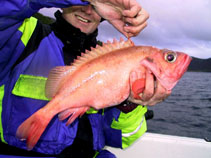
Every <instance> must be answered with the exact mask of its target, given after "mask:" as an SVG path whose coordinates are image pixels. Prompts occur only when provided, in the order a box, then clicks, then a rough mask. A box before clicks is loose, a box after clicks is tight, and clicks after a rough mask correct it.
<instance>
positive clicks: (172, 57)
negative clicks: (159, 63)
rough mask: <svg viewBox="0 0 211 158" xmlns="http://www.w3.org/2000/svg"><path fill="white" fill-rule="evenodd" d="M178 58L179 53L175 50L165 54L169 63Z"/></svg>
mask: <svg viewBox="0 0 211 158" xmlns="http://www.w3.org/2000/svg"><path fill="white" fill-rule="evenodd" d="M176 59H177V54H176V53H174V52H168V53H166V54H165V60H166V61H167V62H169V63H173V62H175V61H176Z"/></svg>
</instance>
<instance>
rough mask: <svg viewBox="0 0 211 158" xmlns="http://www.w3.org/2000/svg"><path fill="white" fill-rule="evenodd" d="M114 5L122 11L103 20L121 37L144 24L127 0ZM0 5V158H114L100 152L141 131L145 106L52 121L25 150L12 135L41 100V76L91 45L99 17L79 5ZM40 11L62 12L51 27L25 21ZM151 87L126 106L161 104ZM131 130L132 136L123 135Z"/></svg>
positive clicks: (41, 1) (65, 0)
mask: <svg viewBox="0 0 211 158" xmlns="http://www.w3.org/2000/svg"><path fill="white" fill-rule="evenodd" d="M127 1H128V2H129V0H125V1H124V2H127ZM110 3H111V4H112V3H113V2H112V0H111V1H110ZM115 3H116V2H115ZM118 3H122V4H123V6H124V7H123V8H127V9H125V10H123V11H122V14H121V17H120V18H117V19H116V20H115V19H110V21H109V19H108V21H109V22H110V23H111V24H113V26H114V27H116V28H117V29H118V30H119V31H120V32H121V33H123V34H124V35H125V36H127V37H132V36H135V35H137V34H138V33H139V32H140V31H141V30H142V29H143V28H144V27H145V26H146V20H147V18H148V14H147V12H146V11H144V10H143V9H141V7H140V6H139V5H137V3H135V1H133V0H131V3H123V2H122V1H121V0H119V2H118ZM0 5H1V6H2V9H1V11H0V35H1V36H0V41H1V43H0V72H1V73H0V114H1V117H0V118H1V119H0V134H1V142H3V143H1V145H2V146H4V147H5V146H6V148H4V151H3V150H2V148H1V150H0V151H1V154H13V155H20V156H27V155H28V156H58V157H93V156H94V155H95V154H96V151H98V155H97V157H100V156H102V155H103V154H107V157H109V155H110V157H114V155H112V154H111V153H109V152H106V151H103V150H102V149H103V148H104V146H105V145H110V146H114V147H119V148H126V147H128V146H129V145H130V144H132V143H133V142H134V141H135V140H136V139H137V138H139V137H140V136H141V135H142V134H143V133H144V132H145V131H146V122H145V118H144V113H145V112H146V111H147V110H146V107H143V106H137V105H136V104H132V105H131V106H123V105H119V106H118V107H117V108H116V107H114V108H109V109H104V110H99V111H94V110H93V111H88V112H87V114H86V115H84V116H83V117H82V118H79V119H77V120H76V121H75V122H73V123H72V124H71V125H70V126H66V125H65V121H62V122H61V121H59V120H58V118H57V117H55V118H54V119H53V120H52V121H51V122H50V124H49V126H48V127H47V129H46V131H45V132H44V134H43V135H42V137H41V139H40V140H39V142H38V143H37V145H36V146H35V147H34V148H33V151H27V150H26V142H25V141H21V140H19V139H17V138H16V136H15V134H16V130H17V128H18V126H19V125H20V124H21V123H22V122H23V121H24V120H25V119H26V118H28V117H29V116H30V115H32V114H33V113H34V112H35V111H37V110H38V109H39V108H41V107H43V106H45V105H46V103H47V102H48V101H49V100H48V99H47V98H46V97H45V90H44V89H45V82H46V79H47V76H48V73H49V71H50V70H51V69H52V68H53V67H55V66H58V65H69V64H70V63H71V62H72V61H73V59H74V58H76V56H78V55H80V52H84V50H85V49H89V48H90V47H95V46H96V44H97V40H96V36H97V27H98V25H99V23H100V21H101V17H100V16H99V15H98V14H97V13H96V12H95V10H94V9H93V7H92V6H91V5H87V2H81V1H79V0H75V1H73V0H60V1H57V0H52V1H45V0H36V1H30V0H24V1H21V2H19V1H18V0H11V1H6V0H2V1H1V2H0ZM72 5H87V6H74V7H73V6H72ZM70 6H71V7H70ZM43 7H58V8H63V14H62V13H60V12H57V13H56V14H55V15H56V18H57V20H56V22H55V23H53V24H52V25H51V26H48V25H44V24H42V23H40V22H39V21H38V20H37V19H35V18H33V17H31V16H32V15H33V14H34V13H36V12H38V10H39V9H41V8H43ZM68 7H69V8H68ZM96 7H97V6H96ZM111 10H112V9H111ZM113 11H114V15H115V9H114V10H113ZM142 12H143V13H144V15H142ZM99 14H101V13H100V12H99ZM102 15H104V14H103V13H102ZM122 16H124V18H122ZM116 21H117V22H116ZM118 21H119V22H118ZM120 21H121V22H123V23H124V25H123V24H122V23H121V22H120ZM148 76H149V77H147V82H146V84H149V83H154V80H153V79H152V75H151V74H148ZM136 77H137V76H136V75H134V78H136ZM157 85H158V86H157V88H156V90H155V92H154V87H153V90H151V91H146V92H144V94H143V100H134V102H136V103H142V104H143V105H146V104H149V105H150V104H151V105H153V104H155V103H157V102H158V101H160V100H161V99H163V98H165V97H166V94H168V93H167V92H165V89H163V88H162V87H161V86H160V85H159V84H157ZM147 86H148V85H146V87H147ZM160 91H162V94H161V93H160ZM131 100H133V99H131ZM130 104H131V103H130ZM128 107H129V110H128ZM122 111H123V112H124V113H123V112H122ZM117 120H118V121H117ZM130 126H132V128H130V129H129V128H128V127H130ZM137 128H140V130H138V131H137V132H135V133H134V134H132V137H131V135H130V134H131V133H133V132H134V130H135V129H137ZM131 129H132V131H131ZM7 144H8V145H7ZM11 146H15V147H16V148H13V147H11Z"/></svg>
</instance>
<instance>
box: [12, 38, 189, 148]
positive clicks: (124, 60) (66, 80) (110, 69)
mask: <svg viewBox="0 0 211 158" xmlns="http://www.w3.org/2000/svg"><path fill="white" fill-rule="evenodd" d="M190 61H191V57H189V56H188V55H186V54H184V53H180V52H174V51H170V50H166V49H163V50H161V49H157V48H154V47H151V46H135V45H134V44H133V42H132V41H131V40H128V41H124V40H123V39H120V41H119V42H117V41H116V40H114V41H113V42H112V43H110V42H108V43H106V44H103V46H102V47H101V46H98V47H97V48H92V50H91V51H87V52H86V53H85V54H82V56H81V57H78V59H77V60H75V62H74V63H73V64H72V65H71V66H60V67H56V68H54V69H52V70H51V72H50V74H49V78H48V80H47V83H46V96H47V97H48V98H52V99H51V101H50V102H49V103H48V104H47V105H46V106H44V107H43V108H41V109H39V110H38V111H37V112H35V113H34V114H33V115H32V116H30V117H29V118H28V119H27V120H25V121H24V122H23V123H22V124H21V125H20V126H19V128H18V130H17V133H16V135H17V137H18V138H20V139H27V148H28V149H32V148H33V147H34V146H35V144H36V143H37V141H38V140H39V138H40V136H41V135H42V133H43V132H44V130H45V128H46V127H47V125H48V123H49V122H50V120H51V119H52V118H53V117H54V116H55V115H57V114H59V113H60V114H59V118H60V120H64V119H66V118H68V117H69V116H70V118H69V120H68V122H67V125H68V124H70V123H72V122H73V121H74V120H75V119H76V118H77V117H78V116H81V115H83V114H84V113H85V112H86V111H87V110H88V109H89V108H91V107H92V108H94V109H102V108H106V107H111V106H115V105H118V104H120V103H121V102H123V101H124V100H126V99H127V98H128V97H129V95H130V93H131V91H132V92H133V94H134V98H138V97H139V95H138V94H139V93H141V92H142V91H143V90H144V85H145V75H144V74H145V71H146V70H147V71H151V72H152V73H153V74H154V76H155V77H156V79H157V80H159V81H160V83H161V84H162V86H163V87H165V88H166V89H167V90H171V89H172V88H173V87H174V86H175V84H176V83H177V82H178V80H179V79H180V78H181V77H182V75H183V74H184V72H185V71H186V70H187V67H188V65H189V64H190ZM132 72H139V79H138V80H135V81H133V80H130V79H131V74H132Z"/></svg>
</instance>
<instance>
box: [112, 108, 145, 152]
mask: <svg viewBox="0 0 211 158" xmlns="http://www.w3.org/2000/svg"><path fill="white" fill-rule="evenodd" d="M146 112H147V108H146V107H145V106H144V107H143V106H138V107H137V108H136V109H134V110H133V111H131V112H129V113H123V112H121V113H120V116H119V118H118V121H116V120H115V119H113V122H112V124H111V127H112V128H114V129H118V130H121V131H122V148H126V147H128V146H130V145H131V144H132V143H133V142H134V141H135V140H137V139H138V138H139V137H140V136H142V135H143V134H144V133H145V132H146V130H147V126H146V120H145V117H144V114H145V113H146Z"/></svg>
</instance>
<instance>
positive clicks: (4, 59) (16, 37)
mask: <svg viewBox="0 0 211 158" xmlns="http://www.w3.org/2000/svg"><path fill="white" fill-rule="evenodd" d="M86 4H88V3H87V2H82V1H81V0H50V1H49V0H0V6H1V9H0V41H1V42H0V72H1V73H0V85H2V84H3V82H4V81H3V80H5V78H6V77H5V76H7V75H8V74H9V71H10V70H11V68H12V65H13V64H14V63H15V62H16V60H17V59H18V57H19V56H20V54H21V53H22V51H23V49H24V46H25V45H24V44H23V42H22V41H21V38H23V32H26V33H25V35H26V34H28V33H32V32H33V29H34V27H31V26H30V25H28V26H27V27H25V26H26V25H25V24H26V23H27V19H29V18H30V17H31V16H32V15H33V14H34V13H36V12H38V11H39V9H41V8H44V7H46V8H50V7H55V8H63V7H68V6H72V5H86ZM28 21H29V20H28ZM24 23H25V24H24ZM35 23H36V21H34V24H35ZM27 24H29V22H28V23H27ZM34 24H33V26H34ZM20 28H21V31H20ZM26 29H27V30H26Z"/></svg>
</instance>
